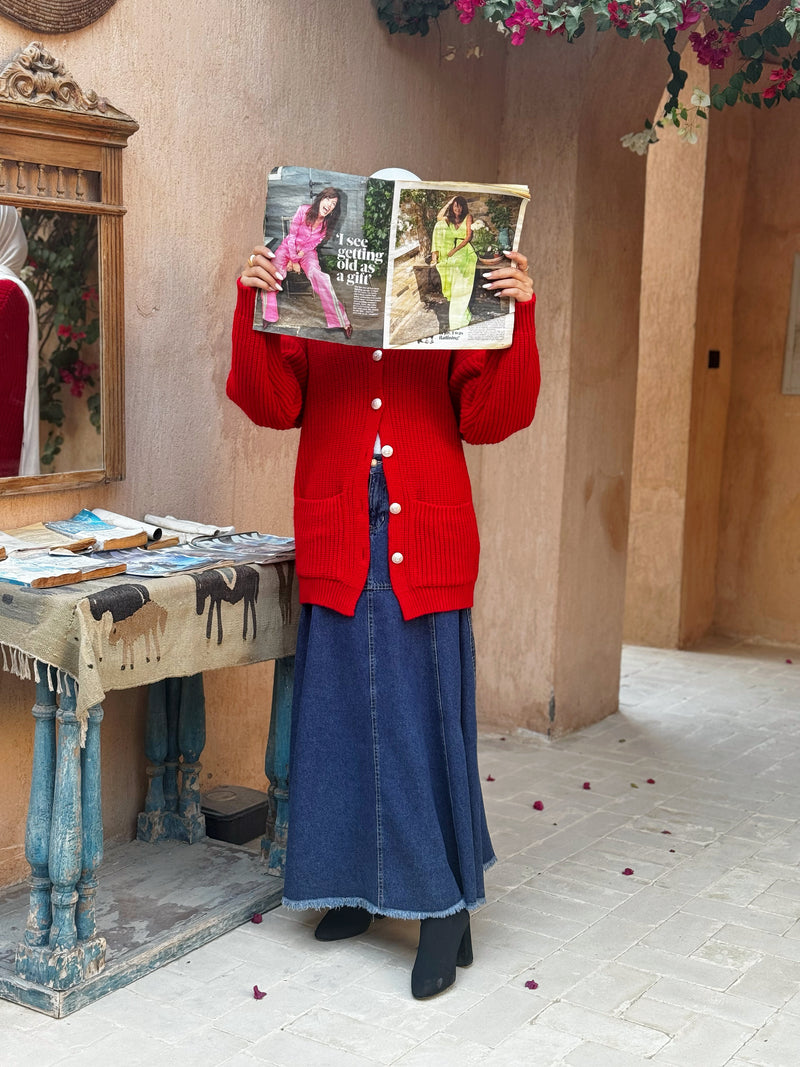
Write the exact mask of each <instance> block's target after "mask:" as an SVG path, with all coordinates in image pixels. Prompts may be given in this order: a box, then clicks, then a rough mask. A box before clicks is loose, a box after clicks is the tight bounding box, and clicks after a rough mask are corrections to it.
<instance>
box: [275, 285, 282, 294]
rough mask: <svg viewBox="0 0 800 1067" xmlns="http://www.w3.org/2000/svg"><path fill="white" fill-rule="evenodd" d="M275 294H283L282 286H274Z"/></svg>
mask: <svg viewBox="0 0 800 1067" xmlns="http://www.w3.org/2000/svg"><path fill="white" fill-rule="evenodd" d="M275 292H276V293H282V292H283V286H282V285H276V286H275Z"/></svg>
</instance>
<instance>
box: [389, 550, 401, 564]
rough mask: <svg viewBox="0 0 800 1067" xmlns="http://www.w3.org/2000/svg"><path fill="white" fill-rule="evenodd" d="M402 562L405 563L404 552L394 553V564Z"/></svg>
mask: <svg viewBox="0 0 800 1067" xmlns="http://www.w3.org/2000/svg"><path fill="white" fill-rule="evenodd" d="M402 562H403V553H402V552H394V553H393V554H392V563H402Z"/></svg>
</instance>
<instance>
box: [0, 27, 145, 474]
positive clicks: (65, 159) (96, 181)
mask: <svg viewBox="0 0 800 1067" xmlns="http://www.w3.org/2000/svg"><path fill="white" fill-rule="evenodd" d="M138 128H139V127H138V124H137V123H136V122H135V121H134V120H133V119H132V118H131V117H130V116H129V115H126V114H124V113H123V112H121V111H118V110H116V109H115V108H113V107H112V106H111V105H110V104H109V103H108V101H107V100H104V99H103V98H102V97H99V96H98V95H97V94H96V93H94V92H91V91H84V90H82V89H81V88H80V87H79V86H78V85H77V84H76V83H75V81H74V79H73V78H72V77H71V76H70V75H69V73H68V72H67V71H66V69H65V68H64V65H63V63H62V62H61V61H59V60H58V59H56V58H55V57H54V56H52V55H50V54H49V53H48V52H47V51H45V50H44V49H43V47H42V46H41V45H40V44H39V43H37V42H33V43H32V44H30V45H28V47H27V48H25V49H23V50H22V51H21V52H19V53H18V54H17V55H16V56H14V58H13V59H12V60H11V61H10V62H9V63H7V64H6V65H5V66H4V67H3V69H2V70H0V203H3V204H12V205H14V206H15V207H17V208H22V209H26V208H27V209H38V210H44V211H55V212H59V213H61V212H68V213H78V214H80V215H83V216H93V217H94V218H95V219H96V224H97V281H98V285H97V290H98V307H99V319H100V322H99V327H100V333H99V345H100V390H99V400H100V409H99V410H100V432H101V435H102V457H103V458H102V462H101V464H100V465H95V467H94V468H93V469H91V470H73V471H66V472H63V473H58V474H52V473H51V474H41V475H38V476H33V477H10V478H0V494H3V493H23V492H25V493H29V492H40V491H46V490H52V489H65V488H76V487H79V486H84V485H93V484H97V483H98V482H109V481H116V480H119V479H121V478H123V477H124V476H125V368H124V301H123V244H122V219H123V215H124V214H125V208H124V207H123V206H122V149H123V148H124V147H125V145H126V144H127V141H128V138H129V137H130V136H131V134H133V133H135V132H136V130H137V129H138Z"/></svg>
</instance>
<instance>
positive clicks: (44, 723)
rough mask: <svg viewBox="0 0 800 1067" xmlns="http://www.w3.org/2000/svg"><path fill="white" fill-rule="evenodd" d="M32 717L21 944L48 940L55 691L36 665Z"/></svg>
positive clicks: (45, 671)
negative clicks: (26, 900) (27, 889)
mask: <svg viewBox="0 0 800 1067" xmlns="http://www.w3.org/2000/svg"><path fill="white" fill-rule="evenodd" d="M37 667H38V677H39V679H40V680H39V681H37V683H36V703H35V704H34V705H33V717H34V719H35V720H36V726H35V728H34V735H33V767H32V770H31V793H30V802H29V804H28V822H27V824H26V829H25V858H26V859H27V861H28V863H29V864H30V865H31V875H30V886H31V901H30V910H29V912H28V923H27V928H26V930H25V944H26V945H31V946H34V947H41V946H42V945H46V944H47V943H48V942H49V940H50V925H51V922H52V913H51V911H50V891H51V888H52V886H51V884H50V870H49V860H50V822H51V819H52V814H53V791H54V788H55V778H56V694H55V689H54V688H53V685H52V682H51V675H50V668H49V667H46V666H45V665H44V664H43V663H40V664H37Z"/></svg>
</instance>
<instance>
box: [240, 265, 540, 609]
mask: <svg viewBox="0 0 800 1067" xmlns="http://www.w3.org/2000/svg"><path fill="white" fill-rule="evenodd" d="M238 285H239V294H238V302H237V306H236V313H235V317H234V321H233V359H232V365H231V370H230V374H229V376H228V384H227V393H228V396H229V397H230V398H231V400H233V401H234V402H235V403H236V404H238V405H239V407H241V408H242V410H243V411H244V412H245V413H246V414H247V415H248V416H249V417H250V418H251V419H252V420H253V422H255V423H257V424H258V425H259V426H270V427H272V428H274V429H278V430H283V429H289V428H291V427H295V426H299V427H301V433H300V446H299V450H298V455H297V468H296V471H295V487H294V530H295V539H296V552H297V563H296V565H297V575H298V579H299V590H300V600H301V602H302V603H308V604H321V605H323V606H325V607H328V608H333V609H334V610H335V611H338V612H341V613H342V614H345V615H352V614H354V612H355V607H356V601H357V600H358V597H359V594H360V593H361V590H362V589H363V587H364V583H365V581H366V578H367V571H368V569H369V552H370V543H369V515H368V510H367V480H368V474H369V470H370V460H371V457H372V449H373V445H374V442H375V436H376V434H378V433H379V434H380V438H381V444H382V446H383V453H384V461H383V467H384V472H385V476H386V484H387V488H388V491H389V500H390V505H391V507H390V515H389V558H390V573H391V580H392V588H393V590H394V592H395V595H396V596H397V599H398V601H399V603H400V607H401V609H402V612H403V617H404V618H405V619H412V618H414V617H416V616H418V615H423V614H426V613H427V612H431V611H450V610H454V609H457V608H466V607H471V606H472V600H473V591H474V586H475V579H476V578H477V575H478V555H479V550H480V544H479V540H478V527H477V522H476V519H475V511H474V508H473V504H472V492H471V488H470V482H469V476H468V474H467V466H466V462H465V460H464V452H463V447H462V440H463V441H468V442H469V443H470V444H489V443H492V442H495V441H502V440H503V439H504V438H505V437H508V436H509V435H510V434H512V433H514V432H516V431H517V430H520V429H522V428H523V427H525V426H527V425H528V424H529V423H530V422H531V420H532V419H533V414H534V411H535V408H536V399H537V396H538V393H539V381H540V374H539V353H538V351H537V348H536V333H535V328H534V301H535V298H534V300H531V301H530V302H529V303H524V304H517V306H516V321H515V327H514V340H513V343H512V344H511V346H510V347H509V348H505V349H495V350H489V351H463V350H462V351H453V352H450V351H446V350H441V349H439V350H430V349H425V350H416V349H386V350H381V349H373V348H356V347H354V346H352V345H342V344H335V343H329V342H321V341H311V340H303V339H300V338H295V337H286V336H281V335H279V334H274V333H261V332H259V331H255V330H253V308H254V304H255V290H254V289H252V288H249V287H246V286H243V285H242V284H241V282H239V283H238Z"/></svg>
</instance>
